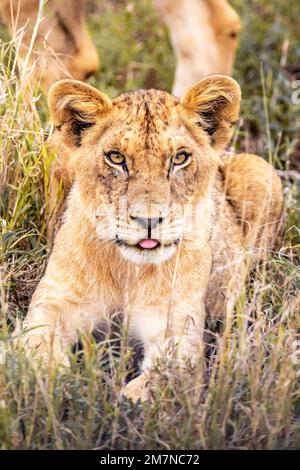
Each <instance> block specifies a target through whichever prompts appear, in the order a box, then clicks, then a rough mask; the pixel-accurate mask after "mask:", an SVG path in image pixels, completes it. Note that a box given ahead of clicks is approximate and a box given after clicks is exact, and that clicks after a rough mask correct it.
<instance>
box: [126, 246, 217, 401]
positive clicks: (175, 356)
mask: <svg viewBox="0 0 300 470" xmlns="http://www.w3.org/2000/svg"><path fill="white" fill-rule="evenodd" d="M183 258H184V259H183V260H182V264H181V266H180V267H179V269H178V272H177V274H176V279H177V280H176V282H175V283H174V284H173V283H172V279H171V280H169V283H168V280H167V278H166V279H165V284H164V285H163V287H161V288H160V289H158V287H157V281H155V286H154V285H153V284H151V283H149V285H148V286H145V285H142V286H140V287H141V289H142V292H143V298H144V299H145V303H141V304H139V305H137V306H133V307H132V308H131V309H130V310H129V311H128V312H127V315H128V321H127V323H128V325H129V331H130V332H131V334H132V335H134V336H135V337H136V338H138V339H139V340H140V341H141V342H142V344H143V348H144V360H143V362H142V365H141V370H142V374H141V375H140V376H139V377H137V378H136V379H134V380H132V381H131V382H129V384H128V385H127V386H126V387H125V388H124V390H123V393H124V395H125V396H127V397H128V398H131V399H132V400H133V401H137V400H138V399H141V400H142V401H143V400H145V399H146V398H147V393H148V385H149V383H150V381H151V370H152V369H153V367H154V365H155V363H156V362H157V360H163V361H165V360H166V361H167V363H168V362H169V361H172V362H174V363H175V364H176V365H177V366H179V367H180V368H181V370H185V369H186V366H187V365H192V366H197V367H199V369H200V370H201V371H202V369H203V346H204V345H203V333H204V322H205V306H204V297H205V293H206V289H207V285H208V280H209V273H210V269H211V252H210V248H209V247H208V246H207V247H205V248H203V252H202V253H200V252H197V251H193V250H191V251H190V252H189V253H185V254H184V255H183ZM148 282H149V281H148ZM154 294H156V297H155V298H154ZM151 302H152V305H151Z"/></svg>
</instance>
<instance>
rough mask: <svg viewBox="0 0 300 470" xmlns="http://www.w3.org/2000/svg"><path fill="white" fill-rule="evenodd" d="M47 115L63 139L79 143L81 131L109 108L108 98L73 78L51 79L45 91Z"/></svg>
mask: <svg viewBox="0 0 300 470" xmlns="http://www.w3.org/2000/svg"><path fill="white" fill-rule="evenodd" d="M48 106H49V111H50V117H51V120H52V122H53V124H54V125H55V126H56V128H57V129H58V130H61V131H62V133H63V135H62V138H63V141H64V143H65V144H67V145H69V146H76V147H80V144H81V137H82V132H83V131H84V130H85V129H87V128H89V127H92V126H93V125H94V124H95V122H96V120H97V118H99V117H100V116H101V115H102V114H104V113H105V112H107V111H109V110H110V109H111V108H112V103H111V101H110V99H109V98H108V97H107V96H106V95H104V94H103V93H101V92H100V91H98V90H96V88H94V87H92V86H90V85H87V84H86V83H83V82H79V81H77V80H61V81H59V82H56V83H54V85H52V87H51V88H50V91H49V94H48Z"/></svg>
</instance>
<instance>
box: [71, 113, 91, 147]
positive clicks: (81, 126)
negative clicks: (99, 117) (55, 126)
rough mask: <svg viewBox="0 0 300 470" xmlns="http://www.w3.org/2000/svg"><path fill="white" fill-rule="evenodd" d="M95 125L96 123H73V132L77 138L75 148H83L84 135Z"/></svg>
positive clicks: (75, 121)
mask: <svg viewBox="0 0 300 470" xmlns="http://www.w3.org/2000/svg"><path fill="white" fill-rule="evenodd" d="M94 125H95V123H94V122H81V121H77V120H74V121H72V122H71V132H72V134H73V135H74V136H75V146H76V147H80V146H81V140H82V133H83V132H84V131H85V130H86V129H89V128H90V127H93V126H94Z"/></svg>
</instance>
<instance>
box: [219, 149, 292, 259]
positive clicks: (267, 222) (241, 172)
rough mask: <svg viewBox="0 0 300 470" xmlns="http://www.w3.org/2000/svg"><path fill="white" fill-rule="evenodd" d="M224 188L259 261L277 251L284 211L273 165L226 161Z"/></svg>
mask: <svg viewBox="0 0 300 470" xmlns="http://www.w3.org/2000/svg"><path fill="white" fill-rule="evenodd" d="M222 172H223V179H224V180H223V185H224V191H225V194H226V198H227V201H228V202H229V204H230V205H231V206H232V207H233V210H234V213H235V215H236V217H237V219H238V222H239V223H240V225H241V228H242V231H243V238H244V244H245V247H249V248H250V249H251V248H252V249H253V254H254V255H255V259H257V260H260V259H263V258H264V257H265V256H266V254H267V253H268V252H270V250H272V249H273V247H274V245H275V243H276V238H277V235H278V231H279V229H280V226H281V224H280V222H281V216H282V208H283V192H282V184H281V181H280V178H279V176H278V175H277V174H276V172H275V170H274V169H273V167H272V166H271V165H269V164H268V163H267V162H266V161H265V160H263V159H262V158H260V157H257V156H256V155H248V154H240V155H232V156H227V157H225V158H224V166H223V169H222Z"/></svg>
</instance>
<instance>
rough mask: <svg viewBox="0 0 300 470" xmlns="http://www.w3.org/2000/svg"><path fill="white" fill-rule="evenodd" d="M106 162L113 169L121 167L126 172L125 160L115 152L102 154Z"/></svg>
mask: <svg viewBox="0 0 300 470" xmlns="http://www.w3.org/2000/svg"><path fill="white" fill-rule="evenodd" d="M104 156H105V160H106V162H107V163H108V164H109V165H111V166H113V167H121V168H122V169H123V170H126V169H127V167H126V159H125V157H124V155H122V154H121V153H120V152H118V151H117V150H111V151H110V152H105V153H104Z"/></svg>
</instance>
